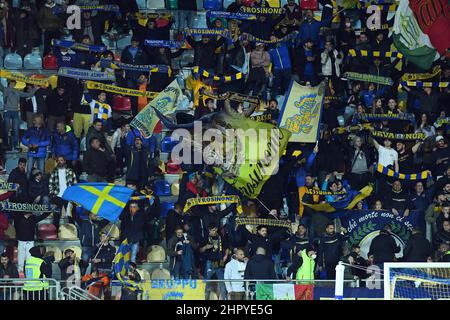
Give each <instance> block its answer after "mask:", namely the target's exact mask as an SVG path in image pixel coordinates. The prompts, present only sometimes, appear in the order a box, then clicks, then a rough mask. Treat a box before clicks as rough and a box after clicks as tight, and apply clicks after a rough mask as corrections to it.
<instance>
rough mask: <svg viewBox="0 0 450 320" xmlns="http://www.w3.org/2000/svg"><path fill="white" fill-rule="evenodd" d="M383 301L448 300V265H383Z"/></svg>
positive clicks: (449, 269) (433, 263)
mask: <svg viewBox="0 0 450 320" xmlns="http://www.w3.org/2000/svg"><path fill="white" fill-rule="evenodd" d="M383 273H384V299H385V300H405V299H413V300H414V299H421V300H424V299H426V300H450V263H446V262H390V263H385V264H384V272H383Z"/></svg>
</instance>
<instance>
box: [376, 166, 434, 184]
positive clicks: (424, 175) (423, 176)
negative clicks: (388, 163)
mask: <svg viewBox="0 0 450 320" xmlns="http://www.w3.org/2000/svg"><path fill="white" fill-rule="evenodd" d="M376 169H377V172H379V173H381V174H384V175H385V176H388V177H393V178H397V179H400V180H407V181H414V180H427V179H428V178H431V171H429V170H425V171H422V172H419V173H412V174H405V173H399V172H395V171H394V170H392V169H389V168H387V167H384V166H383V165H382V164H380V163H378V165H377V166H376Z"/></svg>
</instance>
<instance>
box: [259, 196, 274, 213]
mask: <svg viewBox="0 0 450 320" xmlns="http://www.w3.org/2000/svg"><path fill="white" fill-rule="evenodd" d="M255 199H256V200H258V201H259V203H261V204H262V205H263V207H264V208H265V209H266V210H267V211H268V212H269V213H270V212H271V211H272V210H270V209H269V208H268V207H267V206H266V205H265V204H264V203H263V202H262V201H261V200H259V198H257V197H256V198H255Z"/></svg>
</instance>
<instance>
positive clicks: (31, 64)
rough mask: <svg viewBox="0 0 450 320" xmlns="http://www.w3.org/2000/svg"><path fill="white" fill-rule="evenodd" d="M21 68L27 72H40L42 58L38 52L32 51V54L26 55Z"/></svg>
mask: <svg viewBox="0 0 450 320" xmlns="http://www.w3.org/2000/svg"><path fill="white" fill-rule="evenodd" d="M23 67H24V68H25V69H28V70H40V69H42V58H41V55H40V54H39V48H38V50H37V51H36V50H33V52H32V53H30V54H27V55H26V56H25V58H24V59H23Z"/></svg>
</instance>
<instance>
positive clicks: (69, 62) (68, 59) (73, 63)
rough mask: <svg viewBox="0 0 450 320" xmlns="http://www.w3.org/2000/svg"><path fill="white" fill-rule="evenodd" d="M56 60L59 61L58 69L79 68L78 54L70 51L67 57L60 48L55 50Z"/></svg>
mask: <svg viewBox="0 0 450 320" xmlns="http://www.w3.org/2000/svg"><path fill="white" fill-rule="evenodd" d="M54 52H55V56H56V59H57V61H58V67H59V68H61V67H66V68H76V67H78V61H77V60H78V59H77V54H76V53H71V52H70V51H69V52H68V53H67V54H66V55H62V54H61V51H60V50H59V48H56V49H55V50H54Z"/></svg>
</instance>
